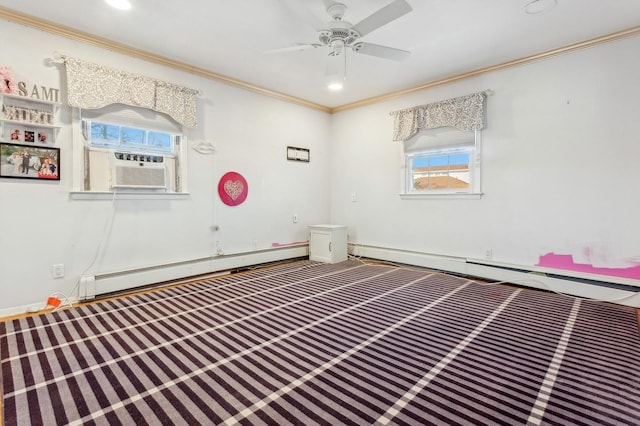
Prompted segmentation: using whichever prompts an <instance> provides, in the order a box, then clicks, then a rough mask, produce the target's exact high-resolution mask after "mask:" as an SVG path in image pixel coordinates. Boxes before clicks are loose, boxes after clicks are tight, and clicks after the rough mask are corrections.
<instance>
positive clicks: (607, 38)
mask: <svg viewBox="0 0 640 426" xmlns="http://www.w3.org/2000/svg"><path fill="white" fill-rule="evenodd" d="M637 35H640V26H637V27H633V28H629V29H626V30H622V31H618V32H615V33H612V34H607V35H604V36H600V37H596V38H593V39H590V40H586V41H582V42H579V43H574V44H570V45H567V46H564V47H560V48H556V49H551V50H547V51H545V52H542V53H537V54H535V55H531V56H526V57H524V58H520V59H515V60H513V61H508V62H503V63H501V64H498V65H491V66H488V67H484V68H480V69H477V70H474V71H469V72H465V73H462V74H458V75H455V76H452V77H446V78H443V79H440V80H435V81H432V82H429V83H425V84H422V85H420V86H416V87H412V88H409V89H405V90H400V91H397V92H392V93H387V94H385V95H380V96H375V97H373V98H369V99H363V100H361V101H357V102H353V103H350V104H346V105H342V106H339V107H335V108H331V111H330V112H331V113H332V114H334V113H337V112H341V111H346V110H349V109H354V108H360V107H363V106H367V105H372V104H376V103H379V102H383V101H387V100H389V99H393V98H398V97H400V96H405V95H410V94H412V93H416V92H420V91H422V90H426V89H430V88H433V87H437V86H443V85H445V84H450V83H454V82H456V81H460V80H465V79H467V78H471V77H476V76H478V75H481V74H486V73H489V72H494V71H501V70H504V69H507V68H511V67H515V66H518V65H523V64H528V63H530V62H536V61H541V60H543V59H547V58H551V57H553V56H557V55H563V54H565V53H570V52H574V51H576V50H581V49H586V48H589V47H593V46H597V45H599V44H603V43H608V42H612V41H615V40H619V39H622V38H626V37H632V36H637Z"/></svg>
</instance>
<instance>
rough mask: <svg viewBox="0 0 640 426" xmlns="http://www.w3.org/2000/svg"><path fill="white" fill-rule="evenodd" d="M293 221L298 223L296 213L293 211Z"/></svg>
mask: <svg viewBox="0 0 640 426" xmlns="http://www.w3.org/2000/svg"><path fill="white" fill-rule="evenodd" d="M293 223H298V215H297V214H295V213H294V215H293Z"/></svg>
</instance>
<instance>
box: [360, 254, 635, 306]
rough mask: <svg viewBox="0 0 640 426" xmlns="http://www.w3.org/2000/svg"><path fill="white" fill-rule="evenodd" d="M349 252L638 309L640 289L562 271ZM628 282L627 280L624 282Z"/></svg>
mask: <svg viewBox="0 0 640 426" xmlns="http://www.w3.org/2000/svg"><path fill="white" fill-rule="evenodd" d="M350 253H351V254H352V255H355V256H360V257H366V258H370V259H377V260H381V261H387V262H394V263H400V264H405V265H414V266H420V267H424V268H430V269H435V270H438V271H442V272H445V273H453V274H457V275H464V276H469V277H478V278H482V279H485V280H491V281H496V282H506V283H511V284H515V285H521V286H525V287H531V288H537V289H540V290H548V291H552V292H556V293H562V294H565V295H568V296H576V297H584V298H588V299H594V300H602V301H606V302H612V303H617V304H621V305H625V306H631V307H634V308H640V288H637V289H636V286H637V284H636V285H634V284H635V283H634V284H629V283H627V282H625V283H618V282H614V281H606V278H603V279H602V280H594V279H592V277H591V276H589V277H584V278H582V277H577V276H569V275H567V276H562V271H554V273H553V274H551V273H548V272H546V271H541V270H540V268H532V267H529V266H525V265H509V266H505V265H504V264H502V265H501V264H498V263H495V262H492V263H481V262H480V261H478V260H474V259H468V258H463V257H454V256H442V255H438V254H433V253H423V252H417V251H410V250H400V249H395V248H390V247H379V246H370V245H363V244H353V243H352V244H350ZM625 281H630V280H625Z"/></svg>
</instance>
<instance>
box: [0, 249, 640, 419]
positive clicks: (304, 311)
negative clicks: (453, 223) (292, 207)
mask: <svg viewBox="0 0 640 426" xmlns="http://www.w3.org/2000/svg"><path fill="white" fill-rule="evenodd" d="M0 336H1V338H0V356H1V362H2V391H3V411H4V413H3V414H4V422H5V424H6V425H27V424H46V425H49V424H73V425H79V424H99V425H100V424H105V425H106V424H109V425H116V424H125V425H132V424H136V425H138V424H152V425H154V424H183V425H197V424H226V425H232V424H246V425H249V424H273V425H276V424H277V425H286V424H300V425H313V424H324V425H340V424H351V425H369V424H379V425H382V424H412V425H417V424H420V425H424V424H435V425H442V424H473V425H477V424H487V425H498V424H504V425H519V424H522V425H524V424H531V425H535V424H557V425H570V424H586V425H596V424H597V425H624V424H628V425H637V424H640V339H639V335H638V324H637V321H636V317H635V310H633V309H631V308H627V307H623V306H619V305H612V304H605V303H597V302H590V301H584V300H582V301H581V300H578V299H572V298H568V297H564V296H558V295H555V294H550V293H546V292H540V291H534V290H526V289H518V288H514V287H508V286H495V285H481V284H478V283H475V282H471V281H468V280H465V279H462V278H456V277H451V276H446V275H441V274H430V273H429V272H424V271H416V270H408V269H399V268H391V267H385V266H379V265H378V266H376V265H363V264H361V263H359V262H355V261H349V262H344V263H340V264H335V265H330V264H318V263H309V262H296V263H291V264H287V265H281V266H277V267H273V268H269V269H261V270H256V271H252V272H248V273H243V274H235V275H228V276H224V277H220V278H216V279H212V280H208V281H204V282H200V283H194V284H189V285H183V286H179V287H175V288H171V289H164V290H160V291H156V292H150V293H146V294H142V295H136V296H131V297H126V298H121V299H117V300H111V301H105V302H102V303H97V304H93V305H86V306H83V307H79V308H74V309H68V310H63V311H58V312H54V313H52V314H47V315H39V316H34V317H29V318H23V319H19V320H13V321H6V322H4V323H2V324H0Z"/></svg>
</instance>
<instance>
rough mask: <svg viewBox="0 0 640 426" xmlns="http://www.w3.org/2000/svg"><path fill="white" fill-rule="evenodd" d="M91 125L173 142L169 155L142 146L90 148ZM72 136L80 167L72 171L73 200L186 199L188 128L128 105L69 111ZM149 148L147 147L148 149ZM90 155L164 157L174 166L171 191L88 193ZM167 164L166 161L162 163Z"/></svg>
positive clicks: (74, 159)
mask: <svg viewBox="0 0 640 426" xmlns="http://www.w3.org/2000/svg"><path fill="white" fill-rule="evenodd" d="M91 122H99V123H103V124H114V125H116V126H120V127H131V128H136V129H144V130H146V131H147V132H160V133H166V134H169V135H170V136H171V138H172V140H171V145H172V151H171V152H166V151H165V152H158V151H155V150H149V149H147V150H145V149H144V146H128V145H126V144H125V145H122V144H121V145H120V146H115V145H110V146H109V145H99V144H94V145H91V144H90V137H89V138H86V137H85V136H90V135H87V134H86V132H87V130H88V131H89V132H90V128H87V127H86V126H87V125H89V126H90V124H87V123H91ZM72 124H73V125H72V132H73V140H74V143H73V164H74V165H79V166H78V167H74V168H73V181H72V188H71V191H70V197H71V198H72V199H96V200H99V199H112V198H113V197H114V193H116V192H117V193H118V194H119V195H118V197H119V198H120V197H124V198H132V199H138V198H140V199H145V198H150V199H163V198H168V199H172V198H184V197H188V196H189V191H188V186H187V183H188V182H187V176H188V161H187V157H188V156H187V146H188V142H187V141H188V135H187V128H186V127H185V126H183V125H181V124H179V123H177V122H176V121H175V120H173V119H172V118H171V117H169V116H167V115H166V114H163V113H158V112H155V111H151V110H148V109H145V108H138V107H132V106H129V105H122V104H113V105H107V106H106V107H103V108H101V109H97V110H83V109H80V108H73V109H72ZM147 148H148V145H147ZM90 151H107V152H113V153H115V152H124V153H127V152H129V153H145V154H149V155H151V156H163V157H164V158H165V159H170V161H173V163H174V166H173V167H172V169H171V170H173V172H172V173H173V178H172V180H171V181H172V182H174V187H172V188H167V190H166V191H165V190H163V191H154V190H142V189H132V190H129V189H122V188H119V189H109V190H105V189H103V188H98V189H90V188H88V187H86V182H87V180H86V179H87V176H88V170H89V169H88V168H89V167H90V164H89V157H88V155H89V152H90ZM165 161H166V160H165Z"/></svg>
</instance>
